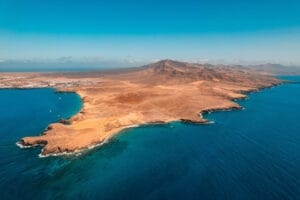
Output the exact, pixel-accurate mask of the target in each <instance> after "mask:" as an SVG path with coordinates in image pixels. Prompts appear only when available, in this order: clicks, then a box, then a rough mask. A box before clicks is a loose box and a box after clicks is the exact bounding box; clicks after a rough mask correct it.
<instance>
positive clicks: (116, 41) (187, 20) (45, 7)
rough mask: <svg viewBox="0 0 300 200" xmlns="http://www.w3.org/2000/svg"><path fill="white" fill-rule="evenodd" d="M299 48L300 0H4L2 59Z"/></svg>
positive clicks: (283, 52)
mask: <svg viewBox="0 0 300 200" xmlns="http://www.w3.org/2000/svg"><path fill="white" fill-rule="evenodd" d="M297 52H300V1H299V0H284V1H282V0H251V1H250V0H243V1H242V0H227V1H225V0H223V1H221V0H172V1H171V0H164V1H163V0H160V1H159V0H152V1H150V0H148V1H146V0H126V1H125V0H123V1H121V0H110V1H108V0H106V1H104V0H102V1H101V0H98V1H97V0H51V1H49V0H43V1H41V0H0V61H2V62H4V61H6V60H27V61H28V62H29V61H36V60H39V61H41V60H42V61H43V62H61V61H64V62H65V61H66V60H67V61H70V62H78V63H82V62H95V63H97V62H103V61H105V63H107V62H115V63H116V64H119V65H122V62H123V64H124V63H125V62H126V63H127V64H129V65H130V64H131V63H139V62H141V63H142V62H150V61H155V60H159V59H164V58H171V59H178V60H191V61H197V62H212V63H218V62H219V63H221V62H224V63H246V64H248V63H259V62H276V63H283V64H291V65H298V64H299V65H300V56H298V54H299V53H297ZM124 65H125V64H124Z"/></svg>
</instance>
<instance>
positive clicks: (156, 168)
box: [0, 77, 300, 200]
mask: <svg viewBox="0 0 300 200" xmlns="http://www.w3.org/2000/svg"><path fill="white" fill-rule="evenodd" d="M289 78H291V79H294V80H298V81H300V77H289ZM239 103H240V104H241V105H242V106H244V107H245V109H244V110H242V111H230V112H214V113H211V114H208V115H205V117H206V118H209V119H210V120H212V121H214V122H215V123H213V124H207V125H195V124H185V123H180V122H174V123H170V124H165V125H151V126H143V127H138V128H131V129H128V130H125V131H123V132H122V133H120V134H119V135H117V136H116V137H114V138H112V139H111V140H110V142H108V143H106V144H104V145H103V146H101V147H97V148H95V149H93V150H90V151H86V152H83V153H82V154H81V155H77V156H74V155H73V156H63V157H47V158H39V157H38V154H39V153H40V150H41V149H40V148H30V149H20V148H19V147H17V146H16V144H15V143H16V142H17V141H18V140H19V139H20V138H22V137H24V136H29V135H38V134H40V133H41V132H43V130H44V129H45V128H46V127H47V125H48V124H49V123H51V122H55V121H57V120H59V119H60V118H67V117H70V116H71V115H73V114H74V113H76V112H78V111H79V110H80V107H81V101H80V98H79V97H78V96H77V95H76V94H73V93H55V92H54V90H53V89H32V90H14V89H11V90H0V111H1V112H0V199H3V200H6V199H43V200H46V199H72V200H73V199H172V200H173V199H230V200H232V199H272V200H276V199H280V200H282V199H299V198H300V122H299V119H300V117H299V116H300V84H299V83H295V84H283V85H280V86H277V87H274V88H271V89H265V90H262V91H260V92H258V93H251V94H249V99H247V100H240V101H239Z"/></svg>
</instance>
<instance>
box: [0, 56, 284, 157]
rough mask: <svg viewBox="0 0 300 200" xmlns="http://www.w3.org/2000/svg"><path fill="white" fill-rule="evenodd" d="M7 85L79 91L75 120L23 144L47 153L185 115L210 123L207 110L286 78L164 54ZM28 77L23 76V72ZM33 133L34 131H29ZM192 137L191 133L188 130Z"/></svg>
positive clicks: (225, 105) (226, 105) (30, 76)
mask: <svg viewBox="0 0 300 200" xmlns="http://www.w3.org/2000/svg"><path fill="white" fill-rule="evenodd" d="M6 76H7V77H11V78H9V79H4V80H0V86H2V87H22V88H24V87H49V86H50V87H55V88H56V89H57V91H59V92H76V93H77V94H79V95H80V96H81V98H82V101H83V108H82V110H81V112H80V113H78V114H76V115H75V116H73V117H72V118H71V119H69V120H61V121H60V122H62V123H60V122H58V123H54V124H50V125H49V127H48V128H47V130H46V131H45V132H44V133H43V134H42V135H40V136H33V137H25V138H23V139H21V140H20V142H19V143H18V144H19V145H22V146H37V145H41V146H44V147H43V150H42V153H41V155H43V156H45V155H49V154H58V153H66V152H67V153H71V152H75V151H77V150H83V149H86V148H88V147H90V146H93V145H96V144H100V143H102V142H104V141H107V140H109V138H111V137H112V136H114V135H115V134H117V133H118V132H120V131H121V130H123V129H126V128H128V127H132V126H136V125H142V124H151V123H168V122H172V121H184V122H192V123H206V122H208V121H207V120H206V119H204V118H202V115H201V113H203V112H206V111H211V110H224V109H232V108H237V109H239V108H241V107H240V106H239V105H238V104H237V103H236V102H234V101H232V100H233V99H237V98H245V97H246V95H245V94H243V93H244V92H249V91H256V90H259V89H261V88H264V87H271V86H273V85H276V84H279V83H281V81H280V80H278V79H277V78H274V77H272V76H268V75H262V74H260V73H255V72H253V71H251V70H249V69H246V68H241V67H228V66H223V65H218V66H213V65H200V64H193V63H186V62H178V61H173V60H163V61H160V62H156V63H153V64H149V65H146V66H142V67H138V68H130V69H122V70H112V71H98V72H97V71H96V72H95V71H94V72H70V73H27V74H26V73H23V74H21V75H20V74H18V73H14V74H6ZM17 77H22V78H19V79H18V78H17ZM28 134H30V133H28ZM187 137H188V135H187Z"/></svg>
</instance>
